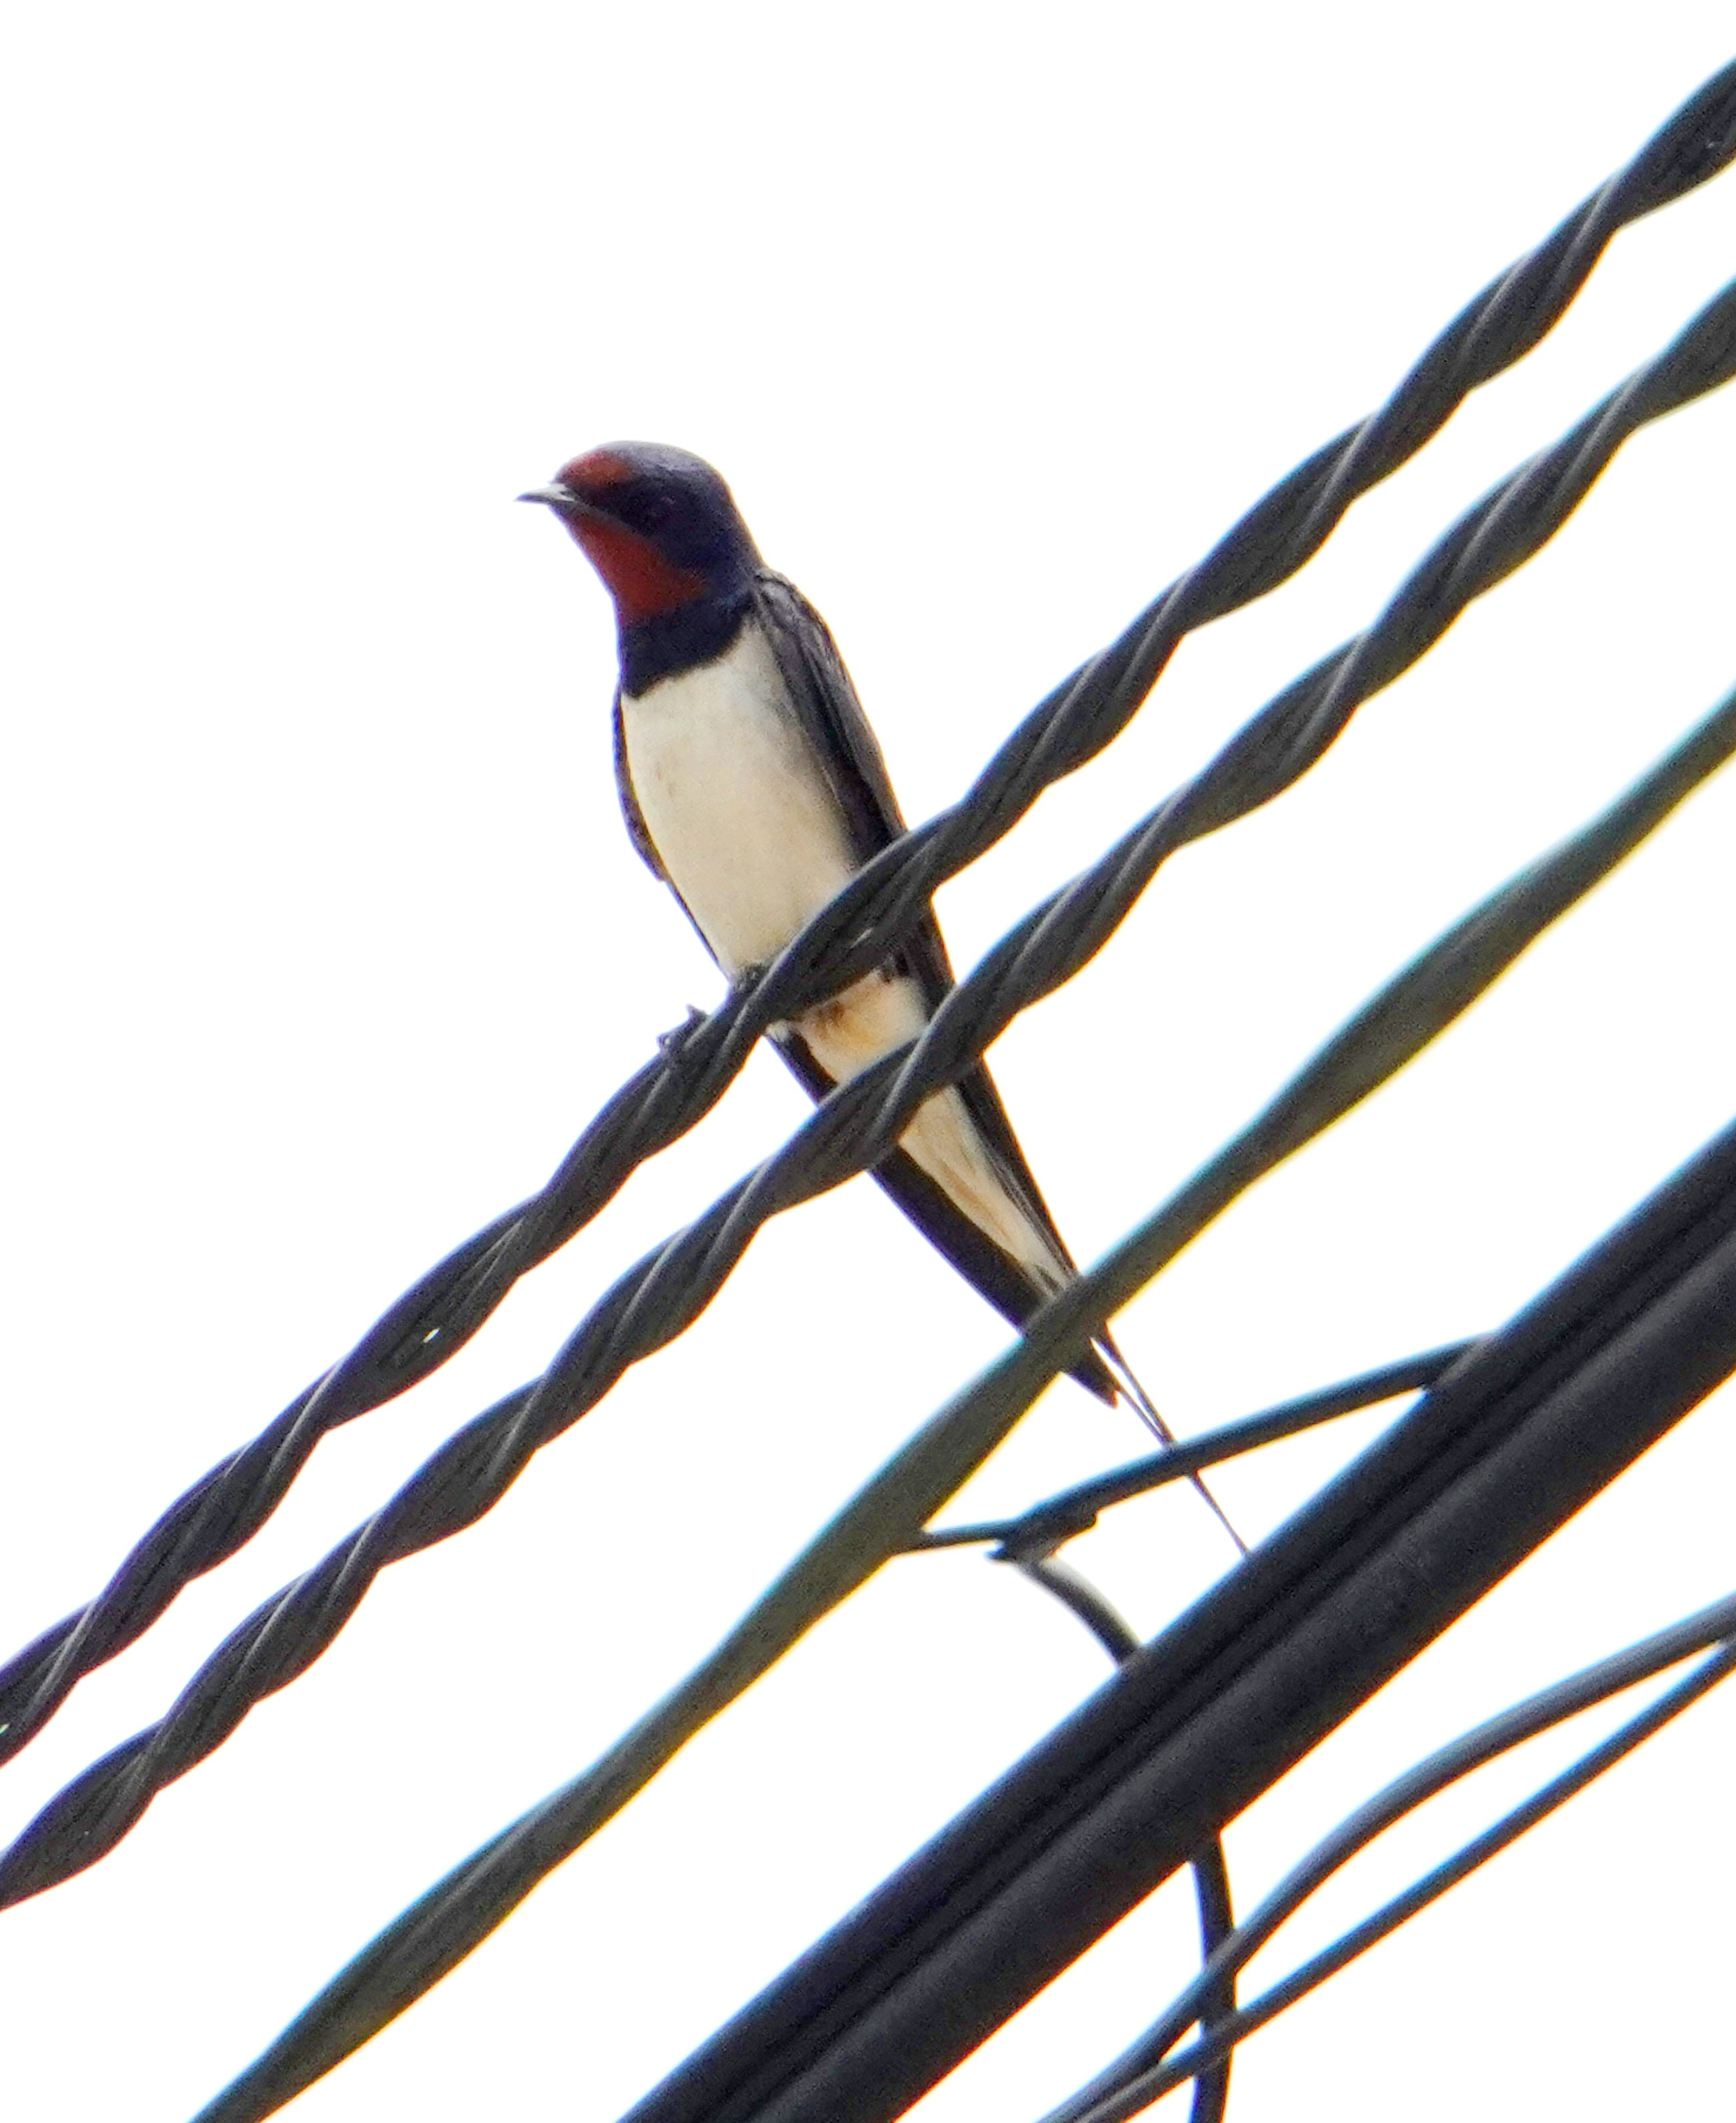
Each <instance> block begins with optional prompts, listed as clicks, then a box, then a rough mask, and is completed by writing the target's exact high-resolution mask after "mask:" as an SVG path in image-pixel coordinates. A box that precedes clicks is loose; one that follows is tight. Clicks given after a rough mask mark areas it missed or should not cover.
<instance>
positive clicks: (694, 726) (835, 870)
mask: <svg viewBox="0 0 1736 2123" xmlns="http://www.w3.org/2000/svg"><path fill="white" fill-rule="evenodd" d="M783 701H784V690H783V682H782V680H781V677H780V676H779V674H778V670H777V664H776V663H774V661H773V660H772V652H771V650H770V649H769V648H768V647H767V644H766V640H765V637H764V635H762V634H761V632H760V631H759V630H758V627H756V626H751V625H750V626H746V627H744V629H743V630H742V632H741V634H740V635H739V638H738V640H736V642H735V644H734V646H733V647H732V648H731V649H730V650H729V651H728V653H727V654H725V655H723V656H720V658H718V659H717V661H716V663H708V664H706V665H705V666H703V667H702V668H701V669H699V670H697V671H687V672H683V673H679V674H678V676H676V677H673V678H665V679H664V680H663V681H662V682H661V683H660V684H659V685H655V686H653V687H650V690H649V691H645V692H644V693H641V694H640V695H639V696H638V697H637V698H636V699H631V698H630V699H626V700H623V701H622V704H621V706H622V729H623V733H624V736H625V739H626V759H627V771H628V773H629V774H630V775H631V777H632V783H633V795H634V799H635V800H636V803H637V804H638V805H639V808H640V814H641V815H642V816H643V818H644V819H645V829H646V831H647V832H649V833H650V837H651V841H652V845H653V846H655V848H656V850H657V855H658V860H659V861H660V862H661V863H662V865H663V866H664V870H665V871H666V872H667V873H668V875H669V882H670V883H672V884H673V886H674V888H675V889H676V891H677V892H678V893H680V895H681V897H682V899H683V902H684V903H685V904H686V906H687V908H688V909H689V911H690V912H692V916H693V919H694V921H697V923H698V925H699V929H700V933H701V935H703V936H704V938H705V940H706V943H707V944H710V945H711V951H712V954H713V955H714V957H715V958H716V960H717V963H719V964H720V966H721V967H722V968H723V969H724V971H725V972H726V973H731V974H734V973H737V972H740V971H741V969H742V968H744V966H753V965H763V964H764V963H766V962H767V960H769V959H771V958H776V957H777V954H778V952H779V951H780V950H781V949H782V948H783V947H784V945H785V944H787V943H788V942H789V940H790V939H791V937H792V936H793V935H795V933H796V931H797V930H799V929H800V927H801V926H802V925H803V923H804V922H805V921H807V919H808V918H809V916H810V915H812V914H814V913H816V912H818V911H819V908H821V907H823V906H824V905H825V903H826V902H827V901H828V899H830V898H831V897H833V893H836V892H837V891H838V888H839V887H840V886H841V885H842V883H844V882H845V880H846V879H847V878H848V877H849V876H850V875H851V874H852V871H854V869H856V862H855V860H854V858H853V856H852V853H851V850H850V845H849V841H848V839H847V837H846V833H845V830H844V822H843V819H842V816H841V815H840V813H839V811H838V805H837V804H836V802H835V801H834V800H833V795H832V792H831V790H829V789H828V787H827V785H826V783H825V781H824V780H823V776H822V775H821V773H820V771H819V764H818V762H816V761H815V760H814V757H813V754H812V753H811V752H810V751H809V748H808V745H807V742H806V740H805V737H804V735H803V733H802V731H801V729H800V726H799V725H798V724H796V722H795V719H794V718H793V717H792V716H791V714H790V713H789V711H788V710H787V709H786V707H785V706H784V705H783Z"/></svg>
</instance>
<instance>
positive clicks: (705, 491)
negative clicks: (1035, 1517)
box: [519, 443, 1227, 1523]
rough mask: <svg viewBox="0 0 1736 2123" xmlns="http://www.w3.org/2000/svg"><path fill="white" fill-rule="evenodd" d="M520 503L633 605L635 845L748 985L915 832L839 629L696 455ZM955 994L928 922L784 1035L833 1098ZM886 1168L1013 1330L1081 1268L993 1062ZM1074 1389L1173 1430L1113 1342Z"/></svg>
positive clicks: (778, 1036)
mask: <svg viewBox="0 0 1736 2123" xmlns="http://www.w3.org/2000/svg"><path fill="white" fill-rule="evenodd" d="M519 498H520V499H521V500H524V501H536V502H542V503H545V504H547V506H548V507H549V508H551V509H552V510H553V511H554V512H555V513H556V515H557V516H558V517H559V518H561V522H562V523H564V524H565V526H566V527H567V529H568V530H569V531H570V532H571V534H572V536H573V537H574V538H575V540H576V541H577V542H578V544H579V546H580V547H581V548H582V549H583V551H584V554H585V555H586V557H587V558H588V559H589V560H590V562H591V564H592V565H593V566H594V568H595V569H596V570H597V572H598V574H599V575H600V576H601V577H602V578H603V584H604V586H605V588H607V589H608V592H609V594H610V596H611V597H612V598H613V599H614V603H615V616H616V620H617V626H618V630H619V635H620V649H621V684H620V688H619V691H617V694H616V696H615V778H616V781H617V786H618V787H619V790H620V793H621V808H622V811H623V813H625V814H626V826H627V832H628V833H629V834H630V835H631V838H632V842H633V846H635V847H636V849H637V850H638V851H639V853H640V855H642V856H643V857H644V859H645V861H646V863H648V864H649V865H650V868H651V869H652V870H653V872H654V873H655V874H656V875H657V876H658V877H659V878H661V879H664V881H665V883H668V885H669V888H670V889H671V890H672V891H673V893H674V894H675V896H676V897H677V898H678V900H679V901H680V902H681V904H682V906H683V908H684V909H685V910H686V912H687V917H688V919H689V920H690V921H692V924H693V926H694V927H695V928H696V929H697V930H698V931H699V934H700V935H701V939H702V940H704V943H705V944H706V949H708V950H709V951H710V952H711V955H712V957H713V958H715V959H716V961H717V963H718V964H719V966H720V968H722V969H723V971H724V972H725V974H727V975H728V976H729V977H730V979H731V980H740V979H742V978H744V977H748V976H751V974H752V973H753V971H754V970H755V969H756V968H759V967H762V966H764V965H767V964H768V963H770V962H771V961H772V959H773V958H776V957H777V954H778V953H779V952H780V951H781V950H782V949H783V947H784V946H785V944H787V943H788V942H789V941H790V940H791V938H792V937H793V936H795V935H796V933H797V932H798V931H799V930H800V929H802V928H803V927H804V926H805V924H806V923H807V921H809V918H810V916H813V915H814V914H817V913H818V912H819V910H820V908H821V907H823V906H824V905H825V904H826V902H828V900H829V899H831V898H832V897H833V896H834V894H835V893H838V890H839V889H840V888H842V886H843V884H844V883H846V882H847V879H849V878H850V877H851V876H852V874H854V873H855V872H856V870H858V869H861V866H862V865H863V864H864V863H866V861H867V860H869V858H870V856H872V855H875V854H877V853H878V852H879V851H880V849H882V848H884V846H886V845H887V843H888V842H889V841H894V840H896V839H897V838H898V836H899V835H900V834H901V833H902V832H903V831H904V821H903V817H902V815H901V814H900V813H899V810H898V799H897V798H896V797H895V796H894V794H893V793H892V784H891V781H890V780H889V778H888V776H887V772H886V766H885V762H884V760H883V759H882V758H881V757H880V747H879V745H878V744H877V743H875V737H874V733H873V731H872V730H870V729H869V727H868V720H867V718H866V715H864V714H863V712H862V708H861V702H860V701H858V700H857V698H856V688H855V687H854V686H853V685H852V683H851V681H850V674H849V673H848V672H847V670H846V669H845V668H844V664H843V659H842V658H841V657H840V656H839V654H838V649H837V647H836V646H835V644H833V639H832V636H831V635H830V633H829V632H828V630H827V627H826V623H825V621H823V619H822V618H821V617H820V616H819V613H818V612H816V611H815V610H814V607H813V606H812V605H810V604H809V602H808V601H807V599H806V598H804V597H803V595H802V593H801V592H800V590H798V589H797V588H795V584H794V583H790V582H787V581H786V580H785V579H784V577H783V576H781V575H779V574H773V572H772V569H769V568H768V567H767V565H765V563H764V561H763V560H761V558H760V556H759V551H758V547H757V546H755V545H754V542H753V537H751V535H750V534H749V532H748V527H747V525H746V524H745V523H744V522H743V521H742V518H741V515H740V513H739V510H738V509H737V508H736V506H735V502H734V497H733V496H732V495H731V494H730V490H729V488H728V487H727V486H726V485H725V484H724V481H723V480H722V478H721V477H720V476H719V474H718V473H717V472H716V471H714V470H713V469H712V467H711V466H710V465H708V464H706V462H704V460H703V459H702V458H700V457H694V456H692V454H691V453H690V452H687V451H686V450H678V449H672V448H669V447H667V446H666V445H664V444H662V443H607V444H605V445H604V446H603V448H601V449H595V450H592V451H591V452H589V454H587V455H586V456H584V457H575V458H574V459H573V461H572V462H570V464H567V465H565V466H562V467H561V471H559V472H558V473H557V474H556V476H555V478H554V480H552V481H551V483H550V484H549V485H547V486H539V487H535V488H533V489H532V490H531V491H530V492H529V493H528V494H523V495H521V496H520V497H519ZM952 986H953V973H952V968H951V966H950V963H949V962H948V960H947V956H946V947H945V944H943V943H942V942H941V931H940V928H939V926H938V925H937V923H936V920H935V917H934V914H933V912H932V911H930V912H927V914H925V916H923V919H922V923H921V925H920V926H918V927H917V930H915V931H914V932H913V934H912V935H910V936H909V937H908V938H907V939H906V940H905V941H904V943H903V944H902V945H901V946H900V948H899V949H898V952H897V953H896V954H895V955H894V957H893V958H890V959H889V961H888V962H887V963H886V964H885V965H884V966H882V967H880V968H879V969H878V970H877V971H876V972H872V973H870V974H869V975H867V976H866V978H864V979H862V980H860V981H858V982H856V985H855V986H854V987H852V988H850V989H849V990H847V991H846V992H845V993H844V994H842V995H841V996H837V997H836V998H835V999H834V1000H833V1001H830V1002H828V1003H824V1004H822V1005H820V1006H819V1008H818V1009H815V1010H810V1011H809V1013H808V1014H807V1015H805V1016H804V1017H802V1018H800V1019H798V1020H797V1021H796V1022H795V1023H794V1024H781V1025H777V1026H774V1027H773V1029H772V1038H773V1039H774V1040H775V1042H776V1043H777V1047H778V1051H779V1052H781V1054H782V1056H783V1057H784V1059H785V1060H786V1062H788V1063H789V1065H790V1066H791V1069H792V1070H793V1071H795V1075H796V1076H797V1077H798V1078H799V1079H800V1081H801V1083H802V1085H803V1086H804V1088H805V1090H807V1091H808V1092H809V1094H811V1095H812V1096H813V1097H814V1099H823V1098H824V1097H825V1095H826V1094H827V1093H828V1091H830V1090H833V1087H834V1086H835V1085H838V1084H839V1083H841V1082H844V1081H847V1080H848V1079H849V1078H851V1077H852V1076H856V1074H857V1073H858V1072H859V1071H861V1070H863V1069H866V1067H867V1066H869V1065H870V1063H871V1062H875V1061H877V1060H878V1059H879V1058H880V1056H881V1055H883V1054H884V1053H887V1052H889V1051H890V1050H891V1049H892V1048H894V1047H900V1046H903V1044H904V1043H906V1042H907V1041H908V1040H911V1039H913V1038H916V1037H917V1035H918V1034H919V1033H921V1032H922V1028H923V1026H924V1025H925V1024H927V1021H928V1019H929V1018H930V1017H931V1015H933V1012H934V1010H935V1009H936V1006H937V1005H939V1003H940V1001H941V998H942V997H943V996H945V994H946V992H947V991H948V990H949V989H950V987H952ZM874 1176H875V1179H877V1180H878V1181H879V1182H880V1185H881V1186H882V1187H883V1188H884V1189H885V1190H886V1192H887V1193H889V1195H890V1196H891V1197H892V1198H893V1200H894V1202H897V1204H898V1207H899V1208H901V1209H902V1210H903V1211H904V1213H905V1215H906V1216H908V1217H909V1219H910V1221H912V1222H913V1224H914V1225H915V1226H917V1230H920V1231H921V1232H922V1234H923V1235H924V1236H925V1237H926V1238H927V1239H929V1240H932V1242H933V1243H934V1244H935V1245H936V1246H937V1247H938V1248H939V1249H940V1250H941V1252H942V1253H943V1254H945V1256H946V1258H947V1259H948V1260H950V1262H951V1263H952V1264H953V1266H954V1267H955V1268H957V1269H958V1271H959V1273H960V1274H961V1275H962V1276H963V1277H964V1278H965V1280H966V1281H967V1282H969V1283H971V1284H972V1285H973V1286H974V1287H975V1288H976V1289H977V1290H978V1291H980V1292H981V1293H982V1295H983V1296H984V1297H986V1298H987V1299H988V1301H989V1303H990V1304H991V1305H994V1306H995V1307H996V1309H997V1310H998V1311H1000V1312H1001V1313H1002V1315H1004V1316H1005V1317H1006V1319H1009V1320H1011V1323H1012V1324H1014V1325H1015V1326H1022V1325H1023V1324H1024V1323H1025V1320H1026V1319H1029V1318H1030V1315H1032V1313H1034V1312H1035V1311H1036V1310H1037V1309H1038V1307H1039V1305H1042V1304H1043V1303H1044V1301H1046V1300H1047V1299H1049V1298H1050V1297H1052V1296H1054V1295H1055V1293H1056V1292H1057V1291H1059V1290H1061V1289H1063V1288H1064V1287H1065V1286H1066V1285H1067V1283H1068V1282H1071V1281H1072V1278H1073V1277H1074V1276H1075V1275H1076V1274H1077V1268H1075V1266H1074V1263H1073V1260H1072V1255H1071V1254H1069V1253H1068V1252H1067V1247H1066V1245H1065V1244H1064V1243H1063V1240H1062V1237H1061V1235H1060V1233H1059V1231H1058V1230H1057V1229H1056V1228H1055V1221H1054V1219H1053V1216H1050V1214H1049V1210H1048V1207H1046V1205H1045V1204H1044V1200H1043V1197H1042V1195H1041V1194H1040V1193H1039V1192H1038V1188H1037V1183H1036V1181H1035V1179H1033V1178H1032V1176H1031V1171H1030V1166H1029V1165H1027V1164H1026V1163H1025V1156H1024V1153H1023V1152H1022V1151H1020V1147H1019V1144H1018V1140H1017V1138H1016V1136H1014V1134H1013V1132H1012V1127H1011V1122H1009V1121H1008V1119H1007V1118H1006V1108H1004V1107H1003V1106H1002V1104H1001V1098H1000V1094H999V1093H998V1092H997V1090H996V1089H995V1086H994V1083H993V1081H992V1079H991V1077H990V1076H989V1073H988V1069H987V1067H986V1066H983V1064H982V1063H980V1062H979V1063H978V1065H977V1066H975V1067H974V1069H972V1070H971V1071H970V1072H969V1075H967V1076H964V1077H963V1078H962V1079H961V1080H959V1083H958V1084H957V1085H955V1086H954V1087H953V1088H951V1089H950V1090H944V1091H937V1092H936V1093H935V1094H934V1095H933V1096H932V1097H931V1098H930V1099H928V1100H927V1102H926V1103H925V1104H923V1105H922V1106H921V1107H919V1108H917V1112H916V1113H915V1114H914V1115H913V1118H912V1119H911V1121H910V1122H909V1125H908V1127H906V1129H905V1131H904V1133H903V1136H901V1137H900V1138H899V1141H898V1148H897V1149H896V1150H895V1151H893V1153H892V1154H891V1155H889V1157H887V1158H885V1159H884V1160H882V1161H881V1163H880V1165H877V1166H876V1167H875V1174H874ZM1072 1374H1073V1376H1074V1377H1075V1378H1077V1380H1079V1381H1080V1383H1081V1385H1085V1386H1086V1387H1087V1388H1089V1390H1091V1392H1092V1393H1094V1394H1097V1395H1098V1396H1099V1397H1100V1399H1103V1400H1105V1401H1109V1402H1110V1403H1114V1402H1115V1401H1118V1400H1125V1401H1127V1402H1128V1404H1130V1405H1131V1406H1132V1407H1133V1408H1134V1409H1135V1410H1137V1412H1138V1414H1139V1415H1140V1416H1141V1418H1142V1419H1143V1420H1144V1422H1146V1423H1147V1425H1148V1426H1149V1427H1150V1428H1151V1429H1152V1431H1153V1432H1155V1433H1156V1434H1157V1436H1160V1437H1162V1438H1165V1439H1166V1440H1167V1439H1168V1438H1169V1437H1170V1436H1171V1433H1170V1431H1169V1429H1168V1427H1167V1426H1166V1424H1165V1423H1164V1422H1163V1419H1162V1418H1161V1416H1160V1415H1159V1414H1158V1413H1157V1409H1156V1408H1154V1407H1153V1406H1152V1402H1151V1400H1150V1399H1149V1397H1148V1396H1147V1394H1146V1393H1145V1391H1144V1389H1143V1388H1142V1386H1141V1385H1140V1384H1139V1382H1138V1380H1137V1379H1136V1378H1135V1377H1134V1376H1133V1373H1132V1372H1131V1371H1129V1370H1128V1366H1127V1364H1126V1362H1125V1361H1124V1358H1123V1357H1122V1355H1121V1352H1120V1351H1119V1349H1118V1348H1117V1347H1115V1344H1114V1340H1113V1338H1111V1337H1110V1334H1109V1333H1107V1332H1105V1333H1102V1334H1100V1335H1099V1336H1098V1337H1097V1338H1096V1342H1095V1343H1094V1344H1093V1346H1092V1347H1091V1349H1090V1350H1089V1351H1088V1352H1086V1355H1084V1356H1083V1357H1081V1358H1080V1360H1079V1361H1078V1362H1077V1364H1076V1365H1075V1366H1073V1367H1072ZM1208 1501H1209V1500H1208ZM1216 1508H1217V1507H1216V1505H1215V1504H1214V1505H1213V1509H1214V1510H1215V1509H1216ZM1219 1516H1222V1514H1221V1513H1220V1514H1219ZM1226 1523H1227V1521H1226Z"/></svg>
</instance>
